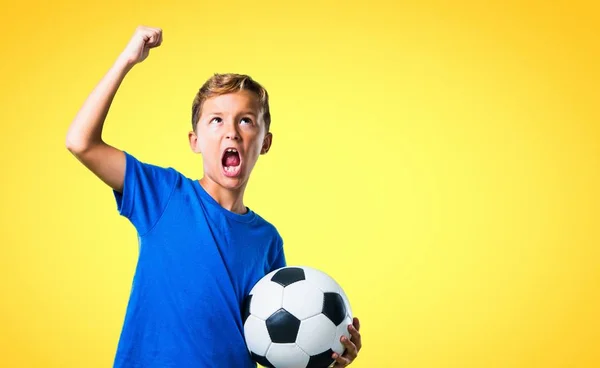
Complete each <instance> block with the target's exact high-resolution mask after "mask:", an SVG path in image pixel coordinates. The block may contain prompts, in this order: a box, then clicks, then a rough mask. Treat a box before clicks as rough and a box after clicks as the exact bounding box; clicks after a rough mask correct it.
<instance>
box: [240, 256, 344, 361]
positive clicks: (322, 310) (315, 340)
mask: <svg viewBox="0 0 600 368" xmlns="http://www.w3.org/2000/svg"><path fill="white" fill-rule="evenodd" d="M243 313H244V314H243V322H244V334H245V339H246V345H247V346H248V350H249V352H250V354H251V355H252V359H254V361H256V362H257V363H258V364H260V365H262V366H263V367H271V368H325V367H328V366H329V365H331V364H332V363H333V362H334V359H333V358H332V357H331V356H332V354H333V353H334V352H336V353H338V354H340V355H342V354H343V353H344V350H345V347H344V345H342V343H341V342H340V338H341V337H342V335H344V336H346V337H347V338H348V339H349V338H350V333H349V332H348V325H350V324H352V310H351V309H350V303H349V302H348V298H347V297H346V294H345V293H344V291H343V290H342V288H341V287H340V285H339V284H338V283H337V282H336V281H335V280H334V279H333V278H331V277H330V276H329V275H327V274H326V273H324V272H322V271H319V270H317V269H314V268H310V267H283V268H280V269H278V270H275V271H273V272H271V273H269V274H267V275H266V276H264V277H263V278H262V279H260V280H259V281H258V282H257V283H256V285H254V287H253V288H252V290H251V291H250V294H249V295H248V297H247V298H246V300H245V303H244V308H243Z"/></svg>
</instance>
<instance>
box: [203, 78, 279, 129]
mask: <svg viewBox="0 0 600 368" xmlns="http://www.w3.org/2000/svg"><path fill="white" fill-rule="evenodd" d="M243 90H246V91H251V92H254V93H255V94H256V95H257V96H258V99H259V103H260V107H261V113H262V118H263V121H264V122H265V127H266V131H267V132H268V131H269V127H270V125H271V112H270V110H269V94H268V93H267V90H266V89H265V88H264V87H263V86H262V85H260V83H258V82H256V81H255V80H253V79H252V78H251V77H250V76H249V75H245V74H235V73H227V74H218V73H217V74H215V75H213V76H212V77H210V78H209V79H208V80H207V81H206V82H205V83H204V84H203V85H202V87H200V90H198V93H197V94H196V97H194V103H193V104H192V129H193V130H194V132H195V131H196V126H197V125H198V120H199V119H200V115H201V113H202V105H203V103H204V101H206V100H207V99H209V98H211V97H215V96H220V95H225V94H228V93H233V92H238V91H243Z"/></svg>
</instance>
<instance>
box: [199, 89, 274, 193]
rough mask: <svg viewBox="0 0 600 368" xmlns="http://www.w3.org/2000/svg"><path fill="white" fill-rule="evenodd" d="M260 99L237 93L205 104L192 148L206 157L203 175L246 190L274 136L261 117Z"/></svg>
mask: <svg viewBox="0 0 600 368" xmlns="http://www.w3.org/2000/svg"><path fill="white" fill-rule="evenodd" d="M260 111H261V109H260V102H259V99H258V96H256V94H255V93H253V92H250V91H245V90H242V91H238V92H235V93H229V94H226V95H220V96H215V97H211V98H209V99H207V100H206V101H204V104H203V105H202V113H201V115H200V118H199V119H198V124H197V125H196V131H195V132H190V134H189V139H190V146H191V148H192V150H193V151H194V152H196V153H200V154H202V156H203V159H204V160H203V161H204V175H205V176H207V177H208V178H209V179H211V180H212V181H213V182H215V183H217V184H219V185H220V186H222V187H224V188H227V189H240V188H243V187H244V186H245V184H246V182H247V181H248V178H249V177H250V173H251V172H252V169H253V168H254V165H255V164H256V161H257V160H258V156H259V155H260V154H264V153H267V151H268V150H269V147H270V146H271V140H272V135H271V133H268V132H266V127H265V124H264V121H263V119H262V114H261V113H260Z"/></svg>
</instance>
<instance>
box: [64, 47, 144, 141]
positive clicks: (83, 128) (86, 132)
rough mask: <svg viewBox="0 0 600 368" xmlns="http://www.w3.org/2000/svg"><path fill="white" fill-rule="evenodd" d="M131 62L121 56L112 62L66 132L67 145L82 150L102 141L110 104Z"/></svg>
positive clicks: (129, 68)
mask: <svg viewBox="0 0 600 368" xmlns="http://www.w3.org/2000/svg"><path fill="white" fill-rule="evenodd" d="M132 67H133V64H132V63H130V62H128V61H126V60H123V59H121V58H119V59H117V61H116V62H115V63H114V64H113V66H112V67H111V68H110V69H109V71H108V72H107V73H106V74H105V75H104V77H103V78H102V80H100V82H99V83H98V85H96V87H95V88H94V90H93V91H92V92H91V93H90V95H89V96H88V98H87V99H86V100H85V102H84V104H83V106H82V107H81V109H80V110H79V112H78V113H77V115H76V116H75V119H74V120H73V122H72V123H71V126H70V127H69V131H68V133H67V141H66V144H67V147H68V149H69V150H70V151H72V152H82V151H85V150H86V149H87V148H89V147H91V146H93V145H94V144H98V143H103V142H102V128H103V126H104V120H105V119H106V116H107V115H108V110H109V109H110V105H111V104H112V101H113V99H114V97H115V95H116V93H117V90H118V89H119V86H120V85H121V83H122V82H123V79H124V78H125V76H126V75H127V73H128V72H129V71H130V70H131V68H132Z"/></svg>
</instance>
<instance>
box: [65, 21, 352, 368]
mask: <svg viewBox="0 0 600 368" xmlns="http://www.w3.org/2000/svg"><path fill="white" fill-rule="evenodd" d="M161 42H162V31H161V30H160V29H158V28H150V27H138V28H137V30H136V32H135V34H134V35H133V37H132V39H131V41H130V42H129V43H128V45H127V46H126V48H125V50H124V51H123V52H122V53H121V54H120V56H119V57H118V58H117V61H116V62H115V64H114V65H113V67H112V68H111V69H110V71H109V72H108V73H107V74H106V76H105V77H104V78H103V79H102V80H101V82H100V83H99V84H98V86H97V87H96V88H95V89H94V91H93V92H92V93H91V95H90V96H89V97H88V99H87V100H86V101H85V103H84V105H83V107H82V108H81V110H80V111H79V112H78V114H77V116H76V117H75V119H74V121H73V122H72V124H71V126H70V128H69V132H68V133H67V139H66V142H67V143H66V144H67V148H68V149H69V151H71V152H72V153H73V154H74V155H75V156H76V157H77V159H79V160H80V161H81V162H82V163H83V164H84V165H85V166H86V167H87V168H88V169H90V170H91V171H92V172H93V173H94V174H95V175H96V176H98V177H99V178H100V179H101V180H102V181H104V182H105V183H106V184H108V185H109V186H110V187H111V188H112V189H113V191H114V195H115V199H116V202H117V208H118V210H119V213H120V214H121V215H123V216H125V217H127V218H128V219H129V220H130V221H131V223H132V224H133V225H134V226H135V228H136V230H137V232H138V239H139V244H140V248H139V259H138V264H137V267H136V272H135V276H134V282H133V286H132V290H131V296H130V300H129V303H128V306H127V312H126V316H125V321H124V325H123V329H122V332H121V336H120V339H119V345H118V348H117V353H116V357H115V360H114V366H115V367H144V368H147V367H161V368H164V367H177V368H180V367H232V368H233V367H235V368H244V367H256V365H255V364H254V363H253V362H252V361H251V359H250V355H249V354H248V352H247V349H246V346H245V341H244V337H243V326H242V320H241V311H240V309H241V305H242V302H243V300H244V297H245V296H246V295H247V294H248V293H249V291H250V289H251V288H252V286H253V285H254V284H255V283H256V282H257V281H258V280H259V279H260V278H261V277H262V276H264V275H265V274H267V273H268V272H270V271H271V270H274V269H276V268H279V267H283V266H285V265H286V262H285V255H284V252H283V241H282V239H281V237H280V236H279V234H278V232H277V230H276V229H275V227H274V226H273V225H271V224H270V223H268V222H267V221H265V220H264V219H262V218H261V217H260V216H258V215H257V214H256V213H254V212H253V211H251V210H250V209H248V208H247V207H246V206H245V205H244V202H243V196H244V191H245V188H246V185H247V182H248V179H249V177H250V173H251V172H252V169H253V167H254V164H255V163H256V161H257V159H258V156H259V155H260V154H265V153H267V152H268V151H269V147H270V146H271V142H272V137H273V136H272V134H271V133H270V132H269V125H270V121H271V117H270V112H269V105H268V95H267V92H266V90H264V88H263V87H262V86H260V85H259V84H258V83H256V82H255V81H253V80H252V79H251V78H250V77H248V76H243V75H237V74H227V75H215V76H214V77H213V78H211V79H209V80H208V81H207V82H206V83H205V84H204V85H203V86H202V88H201V89H200V91H199V92H198V94H197V96H196V98H195V99H194V103H193V107H192V126H193V131H192V132H190V133H189V143H190V147H191V149H192V150H193V151H194V152H195V153H199V154H202V155H203V158H204V176H203V177H202V179H200V180H191V179H188V178H186V177H185V176H183V175H182V174H181V173H179V172H177V171H176V170H174V169H173V168H162V167H158V166H154V165H149V164H146V163H142V162H140V161H138V160H137V159H136V158H135V157H133V156H132V155H130V154H129V153H127V152H124V151H121V150H119V149H117V148H114V147H112V146H110V145H108V144H106V143H104V141H103V140H102V137H101V136H102V127H103V124H104V120H105V118H106V115H107V113H108V110H109V108H110V105H111V102H112V100H113V98H114V96H115V94H116V92H117V89H118V87H119V85H120V84H121V82H122V81H123V78H124V77H125V75H126V74H127V72H128V71H129V70H131V68H132V67H133V66H134V65H135V64H137V63H139V62H141V61H143V60H145V59H146V57H147V56H148V53H149V50H150V49H151V48H154V47H157V46H159V45H160V44H161ZM348 328H349V331H350V333H351V335H352V339H351V340H352V341H343V343H344V344H345V346H346V347H347V350H346V353H345V354H344V355H343V356H337V355H336V354H334V356H333V357H332V358H333V359H335V360H336V363H335V366H338V367H342V366H346V365H348V364H350V363H351V362H352V361H353V360H354V359H355V358H356V355H357V353H358V350H359V349H360V347H361V340H360V334H359V332H358V329H359V325H358V320H357V319H355V321H354V323H353V325H351V326H348Z"/></svg>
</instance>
